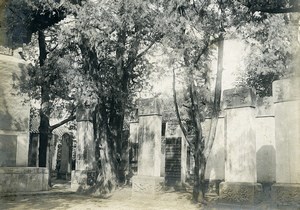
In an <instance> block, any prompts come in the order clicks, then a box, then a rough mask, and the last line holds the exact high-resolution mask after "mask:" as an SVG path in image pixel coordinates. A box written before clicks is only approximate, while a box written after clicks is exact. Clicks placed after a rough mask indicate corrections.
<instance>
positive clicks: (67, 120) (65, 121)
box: [49, 109, 76, 133]
mask: <svg viewBox="0 0 300 210" xmlns="http://www.w3.org/2000/svg"><path fill="white" fill-rule="evenodd" d="M75 119H76V115H75V109H73V110H72V112H71V114H70V116H69V117H68V118H66V119H64V120H62V121H60V122H59V123H56V124H54V125H52V126H50V128H49V131H50V133H51V132H52V131H53V130H54V129H56V128H58V127H60V126H62V125H64V124H66V123H67V122H70V121H73V120H75Z"/></svg>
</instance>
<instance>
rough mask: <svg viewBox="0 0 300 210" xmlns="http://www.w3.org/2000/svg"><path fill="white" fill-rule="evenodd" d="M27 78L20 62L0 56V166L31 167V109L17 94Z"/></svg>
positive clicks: (10, 57) (22, 97)
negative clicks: (29, 153)
mask: <svg viewBox="0 0 300 210" xmlns="http://www.w3.org/2000/svg"><path fill="white" fill-rule="evenodd" d="M8 54H9V53H8ZM25 75H26V70H25V63H24V62H23V61H22V60H21V59H19V58H16V57H13V56H9V55H2V54H0V167H1V166H27V164H28V163H27V160H28V145H29V114H30V107H29V104H26V103H24V100H25V99H26V97H25V96H21V95H16V94H17V93H18V91H19V89H18V87H19V83H20V81H21V80H23V79H24V78H25ZM14 86H15V87H14Z"/></svg>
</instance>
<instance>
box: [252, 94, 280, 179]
mask: <svg viewBox="0 0 300 210" xmlns="http://www.w3.org/2000/svg"><path fill="white" fill-rule="evenodd" d="M256 111H257V112H256V119H255V125H256V128H255V130H256V168H257V181H258V182H274V181H275V179H276V149H275V118H274V104H273V98H272V97H269V98H264V99H258V101H257V105H256Z"/></svg>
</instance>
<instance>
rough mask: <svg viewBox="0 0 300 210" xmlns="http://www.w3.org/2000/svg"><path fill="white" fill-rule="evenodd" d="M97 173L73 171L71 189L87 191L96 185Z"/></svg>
mask: <svg viewBox="0 0 300 210" xmlns="http://www.w3.org/2000/svg"><path fill="white" fill-rule="evenodd" d="M96 179H97V177H96V171H92V170H73V171H72V173H71V189H72V190H76V191H80V190H86V189H88V188H89V187H91V186H93V185H94V184H95V183H96Z"/></svg>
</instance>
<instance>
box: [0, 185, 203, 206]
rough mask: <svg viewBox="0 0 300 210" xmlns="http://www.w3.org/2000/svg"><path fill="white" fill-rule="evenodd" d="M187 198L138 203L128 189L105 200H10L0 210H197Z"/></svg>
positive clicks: (172, 196)
mask: <svg viewBox="0 0 300 210" xmlns="http://www.w3.org/2000/svg"><path fill="white" fill-rule="evenodd" d="M189 198H190V194H188V193H181V192H180V193H178V192H167V193H164V194H162V195H161V196H159V197H158V198H156V199H154V200H153V199H139V198H133V197H132V196H131V189H130V188H123V189H119V190H117V191H116V192H115V193H114V194H113V195H112V196H111V197H109V198H105V199H104V198H97V197H91V196H84V195H77V194H60V195H59V194H57V195H55V194H51V195H34V196H20V195H19V196H15V197H14V196H10V197H2V198H0V209H20V210H24V209H60V210H62V209H63V210H67V209H78V210H85V209H86V210H88V209H90V210H94V209H101V210H102V209H103V210H107V209H109V210H144V209H145V210H161V209H166V210H177V209H178V210H183V209H189V210H195V209H200V206H199V205H195V204H193V203H192V202H191V201H190V199H189Z"/></svg>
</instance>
